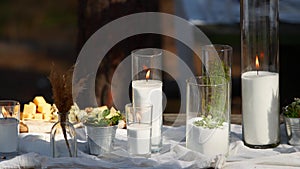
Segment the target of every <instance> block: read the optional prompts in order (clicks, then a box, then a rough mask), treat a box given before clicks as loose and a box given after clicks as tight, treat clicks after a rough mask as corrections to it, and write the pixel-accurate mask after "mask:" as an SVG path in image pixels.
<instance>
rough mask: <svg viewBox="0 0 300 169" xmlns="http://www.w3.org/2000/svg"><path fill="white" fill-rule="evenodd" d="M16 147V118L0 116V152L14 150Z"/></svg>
mask: <svg viewBox="0 0 300 169" xmlns="http://www.w3.org/2000/svg"><path fill="white" fill-rule="evenodd" d="M17 148H18V120H17V119H15V118H0V152H2V153H11V152H16V151H17Z"/></svg>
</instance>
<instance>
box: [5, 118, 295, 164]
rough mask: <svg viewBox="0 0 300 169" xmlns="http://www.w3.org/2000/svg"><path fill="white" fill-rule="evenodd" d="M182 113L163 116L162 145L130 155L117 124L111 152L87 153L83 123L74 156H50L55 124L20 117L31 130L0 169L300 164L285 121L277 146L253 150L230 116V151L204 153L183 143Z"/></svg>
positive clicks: (238, 120)
mask: <svg viewBox="0 0 300 169" xmlns="http://www.w3.org/2000/svg"><path fill="white" fill-rule="evenodd" d="M184 116H185V115H184V114H173V115H170V114H165V115H164V116H163V119H164V125H163V130H162V133H163V146H162V148H161V150H160V151H159V152H158V153H152V154H151V157H149V158H144V157H132V156H131V155H130V154H129V153H128V152H127V130H126V129H117V131H116V137H115V139H114V143H113V144H114V147H113V150H112V151H111V152H109V153H104V154H101V155H98V156H95V155H91V154H89V148H88V145H87V139H86V133H85V128H84V126H83V125H76V133H77V151H78V153H77V157H61V158H52V157H51V154H50V152H51V151H50V133H49V131H50V130H51V127H52V126H53V124H54V123H53V122H47V121H35V120H29V121H24V123H25V124H26V125H28V127H29V132H28V133H20V134H19V138H18V139H19V146H18V152H17V153H16V154H15V155H14V156H8V157H5V158H1V159H0V168H43V169H48V168H49V169H50V168H104V169H106V168H107V169H108V168H173V169H177V168H178V169H179V168H187V169H188V168H191V169H193V168H224V169H235V168H236V169H237V168H239V169H240V168H300V146H292V145H288V144H287V136H286V133H285V126H284V124H281V125H280V128H281V143H280V145H278V146H277V147H275V148H269V149H252V148H249V147H247V146H245V145H244V142H243V136H242V125H241V114H239V115H231V126H230V130H231V132H230V146H229V152H228V154H226V155H221V154H220V155H217V156H214V157H207V156H205V155H203V154H201V153H199V152H196V151H193V150H190V149H187V148H186V146H185V133H186V126H185V122H184V121H185V119H184V118H183V117H184ZM171 121H173V123H172V124H171ZM2 157H3V156H2Z"/></svg>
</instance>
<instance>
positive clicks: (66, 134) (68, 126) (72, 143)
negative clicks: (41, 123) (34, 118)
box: [50, 113, 77, 157]
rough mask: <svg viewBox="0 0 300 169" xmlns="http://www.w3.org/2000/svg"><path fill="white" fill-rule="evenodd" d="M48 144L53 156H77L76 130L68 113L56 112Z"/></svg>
mask: <svg viewBox="0 0 300 169" xmlns="http://www.w3.org/2000/svg"><path fill="white" fill-rule="evenodd" d="M50 146H51V154H52V156H53V157H77V142H76V131H75V128H74V126H73V124H72V123H70V122H69V119H68V113H58V121H57V122H56V123H55V124H54V125H53V126H52V128H51V132H50Z"/></svg>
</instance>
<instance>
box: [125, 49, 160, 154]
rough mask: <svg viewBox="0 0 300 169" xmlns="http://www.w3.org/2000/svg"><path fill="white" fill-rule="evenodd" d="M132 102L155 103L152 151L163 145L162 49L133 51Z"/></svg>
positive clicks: (137, 103)
mask: <svg viewBox="0 0 300 169" xmlns="http://www.w3.org/2000/svg"><path fill="white" fill-rule="evenodd" d="M131 55H132V77H133V81H132V102H133V105H134V106H141V105H144V104H152V105H153V115H152V132H151V151H152V152H158V151H159V150H160V149H161V147H162V113H163V108H162V76H161V75H162V74H161V69H162V50H161V49H155V48H144V49H137V50H134V51H132V54H131Z"/></svg>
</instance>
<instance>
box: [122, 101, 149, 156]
mask: <svg viewBox="0 0 300 169" xmlns="http://www.w3.org/2000/svg"><path fill="white" fill-rule="evenodd" d="M152 109H153V106H152V104H143V105H140V106H134V105H133V104H131V103H129V104H127V105H126V106H125V112H126V122H127V138H128V152H129V154H130V155H131V156H138V157H146V158H149V157H150V156H151V130H152Z"/></svg>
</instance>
